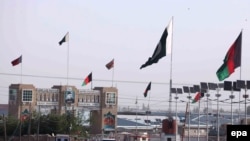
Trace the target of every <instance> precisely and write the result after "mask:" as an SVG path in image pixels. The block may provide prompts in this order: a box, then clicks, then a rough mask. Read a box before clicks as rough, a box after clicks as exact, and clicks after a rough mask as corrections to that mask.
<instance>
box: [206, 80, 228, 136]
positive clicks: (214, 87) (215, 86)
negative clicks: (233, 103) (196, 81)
mask: <svg viewBox="0 0 250 141" xmlns="http://www.w3.org/2000/svg"><path fill="white" fill-rule="evenodd" d="M223 87H224V84H223V83H219V84H216V83H208V88H209V90H216V92H217V93H216V94H215V96H216V97H217V99H216V100H217V141H220V127H219V97H220V96H221V95H220V94H219V91H220V90H221V88H223Z"/></svg>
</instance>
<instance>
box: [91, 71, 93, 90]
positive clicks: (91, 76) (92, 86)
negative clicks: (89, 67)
mask: <svg viewBox="0 0 250 141" xmlns="http://www.w3.org/2000/svg"><path fill="white" fill-rule="evenodd" d="M91 79H92V80H91V90H93V73H92V71H91Z"/></svg>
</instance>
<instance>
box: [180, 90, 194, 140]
mask: <svg viewBox="0 0 250 141" xmlns="http://www.w3.org/2000/svg"><path fill="white" fill-rule="evenodd" d="M183 91H184V93H188V96H187V98H188V106H189V111H188V141H190V133H189V132H190V100H191V98H192V97H191V96H190V93H194V88H193V87H188V86H183Z"/></svg>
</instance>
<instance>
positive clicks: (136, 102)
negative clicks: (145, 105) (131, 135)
mask: <svg viewBox="0 0 250 141" xmlns="http://www.w3.org/2000/svg"><path fill="white" fill-rule="evenodd" d="M137 104H138V101H137V96H136V101H135V105H136V107H135V108H136V117H135V120H136V129H135V134H136V136H137V112H138V108H137Z"/></svg>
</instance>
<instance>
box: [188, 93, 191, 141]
mask: <svg viewBox="0 0 250 141" xmlns="http://www.w3.org/2000/svg"><path fill="white" fill-rule="evenodd" d="M190 100H191V96H190V92H189V93H188V105H189V107H188V110H189V111H188V141H190V112H191V110H190V109H191V107H190Z"/></svg>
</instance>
